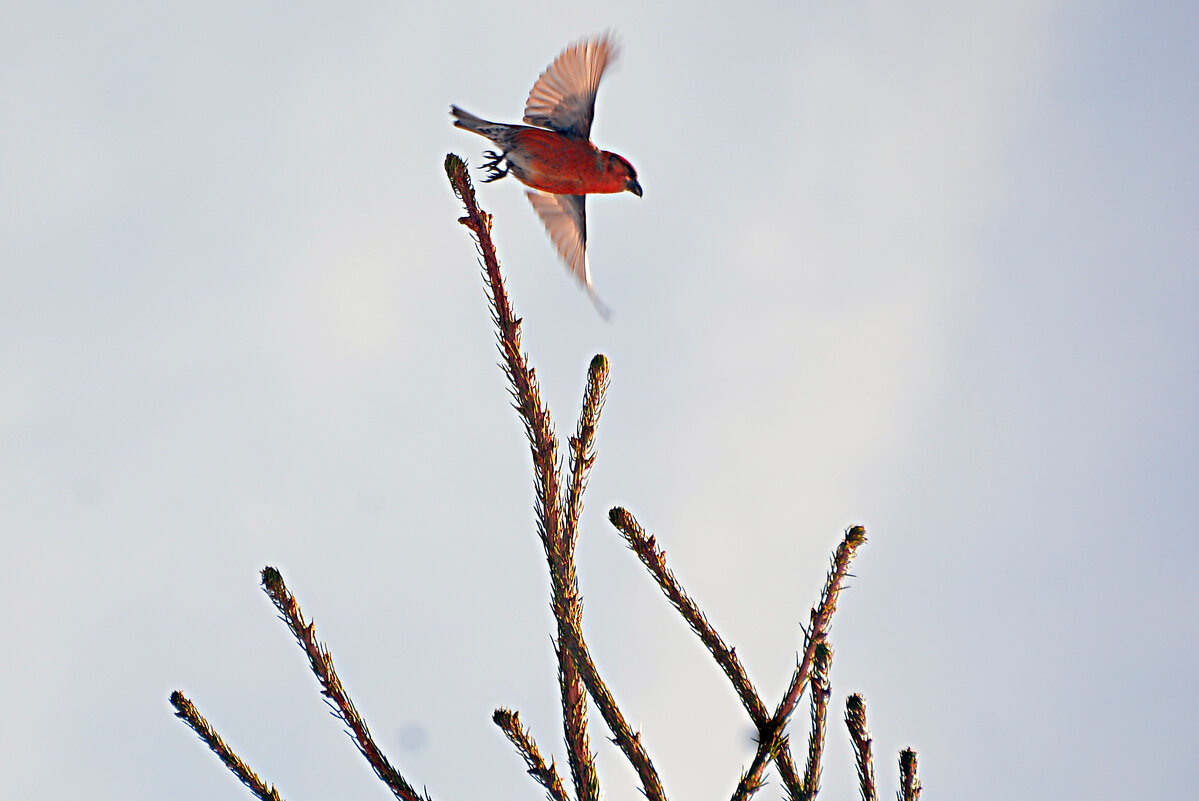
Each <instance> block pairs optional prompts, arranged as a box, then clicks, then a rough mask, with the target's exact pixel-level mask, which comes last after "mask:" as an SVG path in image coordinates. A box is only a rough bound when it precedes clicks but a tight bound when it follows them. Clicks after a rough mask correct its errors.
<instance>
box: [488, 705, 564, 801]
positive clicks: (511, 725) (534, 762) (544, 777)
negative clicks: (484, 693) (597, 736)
mask: <svg viewBox="0 0 1199 801" xmlns="http://www.w3.org/2000/svg"><path fill="white" fill-rule="evenodd" d="M491 719H492V720H493V721H495V725H497V726H499V727H500V729H501V730H502V731H503V732H504V736H506V737H507V738H508V741H509V742H511V743H512V744H513V745H514V746H516V750H517V751H519V752H520V755H521V756H522V757H524V760H525V764H526V765H528V766H529V775H530V776H532V777H533V778H534V779H536V780H537V783H538V784H540V785H541V786H542V787H544V788H545V790H546V794H547V795H548V797H549V798H550V800H551V801H569V799H568V798H567V795H566V788H565V787H563V786H562V779H561V777H560V776H558V769H557V768H556V767H554V763H553V761H552V760H551V761H550V764H549V765H548V766H547V765H546V764H545V760H544V759H542V757H541V752H540V751H538V750H537V743H535V742H533V738H532V737H531V736H529V733H528V732H527V731H526V730H525V728H524V727H523V726H521V725H520V713H519V712H513V711H512V710H510V709H503V708H500V709H497V710H496V711H495V714H494V715H492V718H491Z"/></svg>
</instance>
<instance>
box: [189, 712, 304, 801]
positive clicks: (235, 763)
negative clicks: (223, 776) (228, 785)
mask: <svg viewBox="0 0 1199 801" xmlns="http://www.w3.org/2000/svg"><path fill="white" fill-rule="evenodd" d="M171 706H173V707H175V717H177V718H179V719H180V720H182V721H183V722H184V723H186V724H187V725H188V726H190V727H191V729H192V731H194V732H195V733H196V734H198V735H200V739H201V740H203V741H204V744H205V745H207V746H208V748H209V750H210V751H212V752H213V753H214V754H216V755H217V756H218V757H219V758H220V760H221V761H222V762H224V763H225V767H227V768H229V770H230V771H231V772H232V773H233V775H234V776H236V777H237V778H238V779H239V780H240V781H241V783H242V784H244V785H245V786H246V787H248V788H249V789H250V792H252V793H253V794H254V795H255V796H256V797H258V798H260V799H262V801H282V798H280V796H279V793H278V791H277V790H275V786H274V785H270V786H269V787H268V786H267V784H266V782H264V781H263V780H262V779H260V778H259V777H258V774H257V773H255V772H254V771H253V770H251V769H250V766H249V765H247V764H246V763H245V762H243V761H242V758H241V757H239V756H238V755H237V754H235V753H234V752H233V749H231V748H230V747H229V746H227V745H225V741H224V740H222V739H221V736H220V735H219V734H217V733H216V730H215V729H213V728H212V726H210V725H209V723H208V721H207V720H205V719H204V716H203V715H201V714H200V712H199V710H197V709H196V706H195V704H193V703H192V702H191V701H190V700H188V698H187V696H185V695H184V694H183V693H181V692H179V691H178V690H175V692H173V693H171Z"/></svg>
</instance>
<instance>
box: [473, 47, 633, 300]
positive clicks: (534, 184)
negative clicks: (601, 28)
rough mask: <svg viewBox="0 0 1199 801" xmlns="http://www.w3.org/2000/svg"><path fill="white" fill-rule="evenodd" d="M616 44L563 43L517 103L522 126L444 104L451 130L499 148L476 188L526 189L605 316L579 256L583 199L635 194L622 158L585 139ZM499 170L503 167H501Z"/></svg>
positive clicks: (583, 247)
mask: <svg viewBox="0 0 1199 801" xmlns="http://www.w3.org/2000/svg"><path fill="white" fill-rule="evenodd" d="M618 53H619V47H618V46H617V44H616V42H615V40H614V39H613V37H612V35H611V34H601V35H599V36H595V37H592V38H590V39H582V40H579V41H578V42H576V43H574V44H572V45H569V46H568V47H566V48H565V49H564V50H563V51H562V52H561V53H559V54H558V57H557V58H555V59H554V61H553V63H552V64H550V65H549V67H547V68H546V69H545V71H544V72H542V73H541V76H540V77H539V78H538V79H537V81H536V83H534V84H533V89H532V91H530V92H529V99H528V100H527V101H525V114H524V119H523V120H522V121H523V122H524V123H525V124H524V125H508V124H505V123H499V122H489V121H488V120H485V119H483V118H481V117H477V116H475V115H474V114H471V113H470V112H469V111H465V110H463V109H461V108H459V107H458V106H450V114H451V115H452V116H453V117H454V126H455V127H457V128H461V129H463V130H465V131H470V132H472V133H476V134H479V135H480V136H484V137H486V138H487V139H490V140H491V141H492V142H494V143H495V144H496V146H497V147H498V148H499V152H496V151H494V150H486V151H484V155H486V156H487V158H488V159H489V160H488V161H487V162H485V163H484V164H483V166H482V168H483V169H484V170H486V171H487V177H486V178H484V179H483V182H484V183H490V182H492V181H498V180H499V179H501V178H503V177H505V176H506V175H509V174H511V175H512V176H513V177H515V178H516V180H518V181H520V182H521V183H522V184H524V185H525V186H528V187H530V188H531V189H532V191H526V192H525V195H526V197H528V198H529V203H531V204H532V206H533V210H534V211H536V212H537V215H538V216H539V217H540V218H541V221H542V223H543V224H544V225H545V230H546V232H547V233H548V234H549V236H550V241H551V242H553V244H554V247H555V248H557V250H558V255H559V256H560V257H561V259H562V261H563V262H564V263H565V264H566V267H567V268H568V269H569V270H570V271H571V272H572V273H573V274H574V276H575V278H577V279H578V280H579V282H580V283H581V284H582V285H583V287H584V288H585V289H586V290H587V294H588V295H589V296H590V297H591V300H592V302H593V303H595V306H596V308H597V309H598V310H599V312H600V314H601V315H602V316H604V317H605V318H606V317H608V316H609V312H608V309H607V307H606V306H604V304H603V303H602V302H601V301H600V299H599V297H598V296H597V295H596V293H595V288H594V286H593V285H592V281H591V264H590V260H589V259H588V258H587V195H593V194H611V193H617V192H632V193H633V194H634V195H637V197H641V196H642V191H641V184H640V183H639V182H638V180H637V170H636V169H634V168H633V165H632V164H631V163H629V160H628V159H626V158H625V157H623V156H618V155H617V154H615V153H612V152H609V151H607V150H600V149H599V148H597V147H596V146H595V145H594V144H593V143H592V141H591V121H592V118H593V117H594V116H595V95H596V91H597V90H598V89H599V83H600V79H601V78H602V77H603V76H604V70H606V69H607V68H608V66H609V65H610V64H611V63H613V62H614V60H615V59H616V57H617V55H618ZM501 165H504V166H503V167H502V168H501Z"/></svg>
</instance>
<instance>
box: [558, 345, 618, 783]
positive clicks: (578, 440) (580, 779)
mask: <svg viewBox="0 0 1199 801" xmlns="http://www.w3.org/2000/svg"><path fill="white" fill-rule="evenodd" d="M607 389H608V360H607V359H606V358H605V357H604V356H603V355H602V354H601V355H598V356H596V357H595V358H594V359H592V360H591V366H590V367H589V368H588V370H587V387H586V389H585V390H584V392H583V405H582V410H581V412H580V414H579V423H578V428H577V430H576V432H575V435H574V436H573V437H571V438H570V483H569V484H567V486H566V487H565V488H564V490H563V493H564V495H565V497H564V498H563V500H562V517H563V519H562V524H561V528H560V531H561V532H562V538H561V543H560V546H561V547H560V548H559V549H558V550H557V552H556V553H552V554H547V556H548V558H549V563H550V573H551V574H552V581H551V584H552V587H553V594H554V599H553V608H554V617H555V619H556V620H557V621H558V641H559V643H561V641H562V637H563V626H564V625H565V621H566V620H570V621H571V622H572V625H574V626H575V627H576V628H578V629H580V630H582V627H583V601H582V599H581V598H579V582H578V576H577V573H576V570H575V545H576V544H577V543H578V539H579V515H580V514H581V513H582V510H583V492H584V490H586V488H587V478H588V476H589V474H590V472H591V468H592V466H593V465H594V464H595V432H596V427H597V426H598V425H599V417H600V412H601V411H602V410H603V408H604V396H605V394H606V392H607ZM557 656H558V686H559V690H560V694H561V702H562V721H563V729H564V735H565V738H566V748H567V753H568V755H569V757H570V768H571V778H572V780H573V781H574V785H575V792H576V793H577V795H578V798H579V799H580V801H599V798H600V787H599V776H598V775H597V774H596V772H595V757H594V755H593V754H592V752H591V740H590V738H589V736H588V734H587V693H586V692H585V691H584V687H583V682H582V679H581V678H580V677H579V670H578V667H577V666H576V665H575V663H574V659H573V658H572V656H571V654H570V651H569V650H568V649H565V648H562V647H559V648H558V649H557Z"/></svg>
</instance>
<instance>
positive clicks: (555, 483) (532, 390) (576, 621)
mask: <svg viewBox="0 0 1199 801" xmlns="http://www.w3.org/2000/svg"><path fill="white" fill-rule="evenodd" d="M445 169H446V175H447V176H448V177H449V179H450V184H451V185H452V186H453V187H454V194H456V195H457V196H458V199H459V200H461V201H462V203H463V205H464V206H465V207H466V216H465V217H462V218H461V219H460V220H459V222H461V223H462V224H463V225H465V226H466V227H467V228H469V229H470V230H471V231H473V232H474V234H475V241H476V243H477V245H478V247H479V253H480V255H481V257H482V259H483V268H484V273H485V275H486V278H487V285H488V297H489V298H490V300H491V307H492V320H493V321H494V322H495V326H496V338H497V340H498V342H499V350H500V354H501V355H502V356H503V366H504V371H505V373H506V374H507V376H508V381H509V384H510V388H511V392H512V397H513V398H514V400H515V404H514V405H515V407H516V411H517V413H518V414H519V415H520V417H521V420H522V421H523V422H524V427H525V436H526V437H527V438H528V440H529V447H530V450H531V453H532V457H533V473H534V494H535V501H534V511H535V513H536V517H537V527H538V533H539V535H540V537H541V543H542V546H543V548H544V549H545V556H546V561H547V563H548V565H549V572H550V584H551V587H552V593H553V600H552V606H553V610H554V618H555V619H556V620H557V621H558V641H559V643H558V647H557V649H556V652H557V657H558V679H559V688H560V692H561V702H562V724H563V729H564V736H565V739H566V747H567V758H568V761H569V763H570V772H571V778H572V779H573V781H574V785H575V792H576V794H577V796H578V798H579V801H599V778H598V776H597V775H596V772H595V756H594V754H592V752H591V744H590V739H589V736H588V733H587V703H586V697H585V695H584V692H583V686H582V684H581V682H580V678H579V675H578V667H577V666H576V665H575V664H573V662H572V660H573V651H572V649H569V648H563V647H562V644H561V641H562V638H563V629H564V628H566V627H569V626H573V627H574V628H575V629H577V630H581V626H582V604H581V602H580V600H579V595H578V581H577V578H576V573H575V565H574V544H575V539H576V537H577V534H576V532H575V530H574V529H566V528H564V526H565V525H566V524H567V521H566V520H564V519H563V518H564V515H563V502H564V499H563V498H562V491H561V461H560V459H559V456H558V441H557V437H556V436H555V434H554V427H553V420H552V418H551V416H550V412H549V410H548V409H547V408H546V407H545V404H544V403H543V402H542V400H541V392H540V388H539V386H538V384H537V375H536V371H535V370H534V369H533V368H531V367H529V365H528V358H527V356H526V355H525V354H524V352H523V351H522V350H521V345H520V321H519V320H516V319H515V318H514V314H513V311H512V305H511V303H510V302H509V300H508V293H507V289H506V288H505V286H504V277H503V274H502V272H501V270H500V261H499V257H498V256H497V255H496V250H495V243H494V241H493V240H492V238H491V220H492V218H491V215H490V214H488V213H486V212H485V211H483V210H482V209H480V208H479V205H478V201H477V200H476V198H475V190H474V187H473V186H472V185H471V181H470V174H469V172H468V171H467V169H466V163H465V162H464V161H462V159H460V158H459V157H458V156H455V155H454V154H452V153H451V154H448V155H447V156H446V160H445ZM598 358H599V359H601V360H602V358H603V357H598ZM593 364H594V362H593ZM606 364H607V362H606V360H603V361H602V363H601V365H600V367H601V368H603V369H599V368H597V369H595V370H593V371H592V372H593V374H594V375H595V376H596V378H595V380H594V381H592V380H589V382H588V393H589V394H588V396H587V397H592V396H595V398H596V399H597V400H595V401H593V402H592V403H591V404H588V402H587V400H586V399H585V400H584V409H583V419H582V420H581V421H580V426H582V425H583V424H584V423H585V422H586V421H587V420H589V419H590V420H591V422H590V423H589V428H590V432H589V433H587V434H586V436H585V437H584V438H581V442H580V444H585V445H586V448H585V451H590V439H591V437H593V435H594V426H595V421H597V420H598V416H599V408H600V405H601V404H602V391H603V384H604V380H603V377H606V373H607V370H606ZM601 373H602V376H603V377H602V376H601ZM593 385H594V386H595V387H596V389H595V391H594V392H592V387H593ZM589 409H590V414H589ZM588 457H589V453H586V452H584V453H583V454H582V458H581V459H580V461H579V464H578V467H577V469H576V470H573V471H572V474H575V475H577V476H578V493H577V494H576V493H575V492H574V482H573V481H572V485H571V487H570V488H569V489H568V490H567V492H566V493H565V494H566V498H565V503H566V504H567V505H568V511H567V515H566V517H568V518H569V517H576V516H577V514H578V510H579V509H580V508H581V503H582V500H581V499H582V489H583V485H584V483H585V480H586V473H587V470H588V469H589V464H588V460H589V459H588ZM570 504H573V507H571V506H570Z"/></svg>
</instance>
